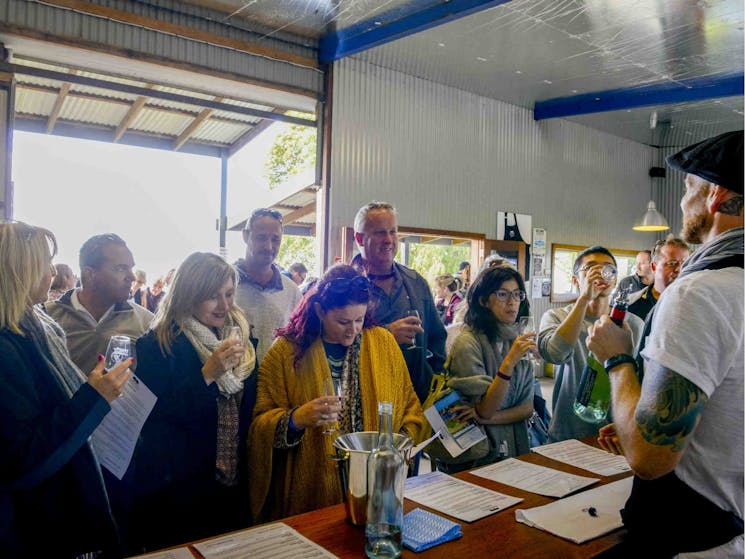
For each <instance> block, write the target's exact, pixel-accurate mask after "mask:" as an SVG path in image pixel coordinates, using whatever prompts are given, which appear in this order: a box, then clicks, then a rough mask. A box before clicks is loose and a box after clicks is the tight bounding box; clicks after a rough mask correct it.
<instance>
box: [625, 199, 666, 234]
mask: <svg viewBox="0 0 745 559" xmlns="http://www.w3.org/2000/svg"><path fill="white" fill-rule="evenodd" d="M633 229H634V231H667V230H668V229H670V226H669V225H668V224H667V220H666V219H665V218H664V217H663V215H662V214H661V213H660V212H658V211H657V206H655V203H654V201H652V200H650V201H649V205H648V206H647V211H646V212H644V215H643V216H642V217H641V218H640V219H639V220H637V222H636V223H634V227H633Z"/></svg>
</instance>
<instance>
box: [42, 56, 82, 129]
mask: <svg viewBox="0 0 745 559" xmlns="http://www.w3.org/2000/svg"><path fill="white" fill-rule="evenodd" d="M77 72H78V71H77V70H70V74H72V75H75V74H77ZM71 87H72V84H71V83H70V82H65V83H63V84H62V87H60V90H59V92H58V93H57V98H56V99H55V100H54V107H52V112H51V113H49V120H47V134H51V133H52V130H54V125H55V124H56V123H57V119H58V118H59V114H60V112H61V111H62V105H64V104H65V98H66V97H67V94H68V93H69V92H70V88H71Z"/></svg>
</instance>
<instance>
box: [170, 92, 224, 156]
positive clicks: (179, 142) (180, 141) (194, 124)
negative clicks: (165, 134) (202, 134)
mask: <svg viewBox="0 0 745 559" xmlns="http://www.w3.org/2000/svg"><path fill="white" fill-rule="evenodd" d="M214 101H216V102H218V103H222V101H223V98H222V97H215V99H214ZM213 112H215V111H214V110H213V109H203V110H202V112H201V113H199V114H198V115H197V117H196V118H195V119H194V120H192V121H191V124H189V126H187V127H186V128H185V129H184V131H183V132H181V134H179V135H178V137H177V138H176V141H175V142H173V150H174V151H178V150H179V148H180V147H181V146H183V145H184V144H185V143H186V141H187V140H188V139H189V138H191V137H192V135H193V134H194V132H196V131H197V128H199V127H200V126H201V125H202V123H203V122H204V121H205V120H207V119H208V118H209V117H210V116H211V115H212V113H213Z"/></svg>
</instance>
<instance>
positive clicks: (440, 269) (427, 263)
mask: <svg viewBox="0 0 745 559" xmlns="http://www.w3.org/2000/svg"><path fill="white" fill-rule="evenodd" d="M409 246H410V248H409V263H408V266H409V267H410V268H414V269H415V270H416V271H417V272H419V273H420V274H421V275H422V276H423V277H424V279H426V280H427V282H428V283H429V284H430V286H434V281H435V278H436V277H437V276H439V275H440V274H455V273H456V272H457V271H458V264H460V263H461V262H463V261H464V260H470V259H471V248H470V246H468V245H428V244H423V243H411V244H410V245H409ZM402 255H403V251H402V250H401V249H400V248H399V251H398V255H397V256H396V260H398V261H399V262H401V258H402Z"/></svg>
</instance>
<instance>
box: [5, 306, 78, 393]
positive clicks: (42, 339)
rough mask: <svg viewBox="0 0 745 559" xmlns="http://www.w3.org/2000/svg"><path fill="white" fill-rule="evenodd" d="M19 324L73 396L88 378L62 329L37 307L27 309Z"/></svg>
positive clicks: (65, 389) (66, 391)
mask: <svg viewBox="0 0 745 559" xmlns="http://www.w3.org/2000/svg"><path fill="white" fill-rule="evenodd" d="M19 326H20V327H21V330H23V332H24V333H25V334H26V335H27V336H28V337H29V339H30V340H31V341H32V342H33V344H34V346H36V349H37V351H38V353H39V355H41V357H42V359H44V361H45V362H46V364H47V365H48V366H49V368H50V369H51V370H52V372H53V373H54V376H55V378H56V379H57V381H58V382H59V384H60V386H61V387H62V389H63V390H64V391H65V393H66V394H67V397H68V398H72V395H73V394H75V392H77V391H78V388H80V387H81V386H82V385H83V384H84V383H85V382H86V378H85V376H84V375H83V373H81V372H80V369H78V367H77V365H75V363H73V362H72V360H71V359H70V354H69V352H68V351H67V344H66V341H65V334H64V332H63V331H62V329H61V328H60V327H59V325H58V324H57V323H56V322H55V321H54V320H52V318H51V317H49V316H48V315H47V314H46V313H44V312H43V311H41V310H40V309H38V308H37V307H32V308H30V309H29V310H27V311H26V313H25V314H24V315H23V317H22V318H21V320H20V322H19Z"/></svg>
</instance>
